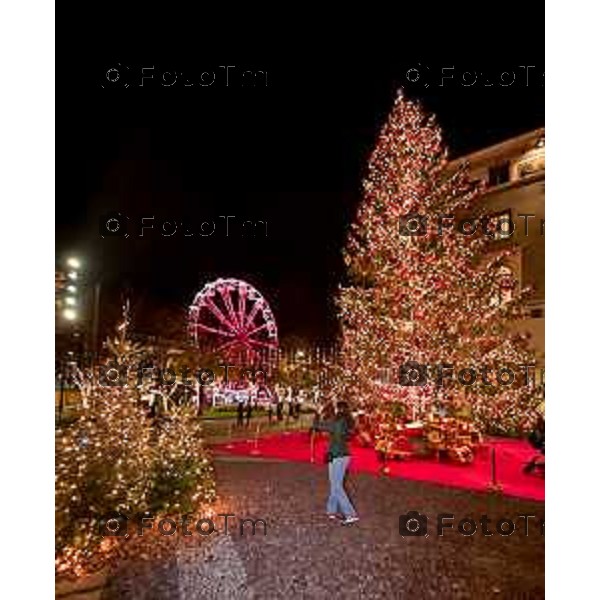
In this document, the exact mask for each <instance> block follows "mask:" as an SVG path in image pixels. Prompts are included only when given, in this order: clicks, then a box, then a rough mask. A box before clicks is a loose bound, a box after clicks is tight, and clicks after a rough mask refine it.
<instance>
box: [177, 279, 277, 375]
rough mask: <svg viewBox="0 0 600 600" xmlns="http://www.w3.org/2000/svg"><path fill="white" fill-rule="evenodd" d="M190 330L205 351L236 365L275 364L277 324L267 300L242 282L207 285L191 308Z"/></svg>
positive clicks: (237, 280)
mask: <svg viewBox="0 0 600 600" xmlns="http://www.w3.org/2000/svg"><path fill="white" fill-rule="evenodd" d="M188 331H189V334H190V336H191V337H192V339H193V341H194V343H195V344H196V345H198V346H199V347H200V348H201V349H203V350H210V351H211V352H213V353H215V354H216V355H218V356H221V357H223V358H226V359H228V360H232V361H234V362H235V363H236V364H253V363H257V362H260V363H261V364H266V363H272V362H273V361H274V360H275V359H276V356H277V346H278V337H277V324H276V323H275V317H274V316H273V312H272V311H271V308H270V307H269V304H268V303H267V301H266V299H265V298H264V297H263V296H262V295H261V294H260V293H259V292H258V291H257V290H256V289H255V288H254V287H252V286H251V285H250V284H248V283H246V282H245V281H241V280H239V279H217V280H216V281H213V282H212V283H207V284H206V285H205V286H204V287H203V288H202V290H201V291H200V292H199V293H198V294H197V295H196V297H195V299H194V302H193V304H192V306H191V307H190V309H189V319H188Z"/></svg>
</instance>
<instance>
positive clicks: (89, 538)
mask: <svg viewBox="0 0 600 600" xmlns="http://www.w3.org/2000/svg"><path fill="white" fill-rule="evenodd" d="M129 323H130V319H129V308H128V305H126V306H125V308H124V318H123V321H122V322H121V323H120V325H119V326H118V327H117V332H118V335H117V337H115V338H114V339H113V340H112V341H109V342H108V343H107V347H108V348H109V349H110V351H111V353H112V355H113V359H112V360H111V362H110V363H109V364H115V363H116V364H132V362H131V361H133V360H135V359H139V358H140V357H142V356H143V354H144V349H143V347H142V346H141V345H139V344H135V343H134V342H132V341H131V340H130V339H129V335H128V332H129ZM79 381H80V382H81V384H82V395H83V402H82V407H83V408H82V414H81V415H80V416H79V417H78V418H77V419H76V420H75V422H73V423H70V424H66V425H63V426H61V427H60V428H58V429H57V431H56V445H55V451H56V462H55V500H56V513H55V514H56V525H55V532H56V534H55V541H56V571H57V573H60V574H66V575H75V576H79V575H82V574H84V573H86V572H89V571H92V570H95V569H96V568H99V566H102V565H103V564H104V561H106V560H110V558H111V557H114V556H121V555H123V554H124V553H125V554H127V553H128V554H132V553H136V552H137V553H141V552H142V551H143V552H144V553H145V554H150V553H154V554H157V553H158V554H160V553H161V552H163V551H166V550H167V549H168V548H169V546H172V541H170V539H169V538H165V537H164V536H158V535H157V532H156V531H153V532H149V533H147V534H145V535H146V543H145V544H143V543H142V542H141V540H138V541H137V542H139V543H135V544H134V543H129V541H128V540H126V539H125V538H124V537H102V535H101V533H100V527H101V519H102V518H104V517H105V516H106V515H110V514H114V513H122V514H124V515H127V516H128V517H130V518H131V517H133V516H135V515H138V514H140V513H146V512H149V513H150V514H152V516H153V517H155V519H158V520H160V519H161V518H163V517H169V518H172V519H173V520H175V521H178V520H179V521H180V520H181V518H182V516H183V515H184V514H187V515H194V514H199V515H200V516H202V511H205V510H206V507H207V506H209V505H211V504H212V503H213V502H214V501H215V499H216V491H215V483H214V472H213V468H212V463H211V460H210V456H209V454H208V452H207V450H206V448H205V447H204V443H203V439H202V429H201V424H200V422H199V420H198V419H197V417H196V414H195V411H194V410H193V408H192V407H189V406H180V407H176V408H174V409H173V410H172V411H171V412H170V413H168V414H166V415H162V416H161V417H160V418H156V419H152V418H151V416H150V414H149V411H148V407H147V406H146V405H145V404H144V403H143V402H142V401H141V399H140V398H141V396H143V392H144V391H145V387H147V386H149V385H150V384H149V383H143V384H139V385H132V384H131V382H129V383H128V385H127V386H124V385H123V386H106V385H97V382H93V379H92V375H91V373H79ZM94 383H96V384H94ZM204 516H205V515H204ZM177 537H179V536H177Z"/></svg>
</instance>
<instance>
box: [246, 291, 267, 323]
mask: <svg viewBox="0 0 600 600" xmlns="http://www.w3.org/2000/svg"><path fill="white" fill-rule="evenodd" d="M262 305H263V300H262V298H259V299H258V300H257V301H256V302H255V303H254V306H253V307H252V310H251V311H250V314H249V315H248V317H247V318H246V323H245V325H246V327H251V326H252V325H253V324H254V319H255V317H256V315H257V313H258V311H259V310H260V309H261V308H262Z"/></svg>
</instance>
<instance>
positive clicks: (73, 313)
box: [58, 257, 81, 423]
mask: <svg viewBox="0 0 600 600" xmlns="http://www.w3.org/2000/svg"><path fill="white" fill-rule="evenodd" d="M67 268H68V270H67V278H66V283H65V286H64V290H63V291H64V292H65V293H64V295H63V302H62V306H61V308H62V318H63V319H64V320H65V321H67V322H69V323H71V324H75V323H76V322H77V320H78V318H79V313H78V310H77V309H78V306H79V297H78V291H79V290H78V284H79V281H78V280H79V275H80V273H79V269H80V268H81V261H80V260H79V259H78V258H75V257H69V258H68V259H67ZM69 333H73V332H72V330H71V329H69ZM70 354H72V352H71V353H70ZM65 377H66V371H65V357H64V356H63V355H62V352H61V355H60V397H59V402H58V422H59V423H60V421H61V420H62V414H63V411H64V405H65Z"/></svg>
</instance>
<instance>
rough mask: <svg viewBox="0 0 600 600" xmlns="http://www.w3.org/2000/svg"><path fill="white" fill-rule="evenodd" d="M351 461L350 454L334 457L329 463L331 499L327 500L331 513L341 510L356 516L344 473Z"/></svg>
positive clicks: (348, 514)
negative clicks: (345, 484) (345, 487)
mask: <svg viewBox="0 0 600 600" xmlns="http://www.w3.org/2000/svg"><path fill="white" fill-rule="evenodd" d="M349 463H350V457H349V456H341V457H340V458H334V459H333V460H332V461H331V462H330V463H329V500H327V512H328V513H329V514H334V513H337V512H341V513H342V514H343V515H344V516H345V517H355V516H356V511H355V510H354V507H353V506H352V503H351V502H350V499H349V498H348V496H347V495H346V491H345V490H344V475H345V474H346V469H347V468H348V464H349Z"/></svg>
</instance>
